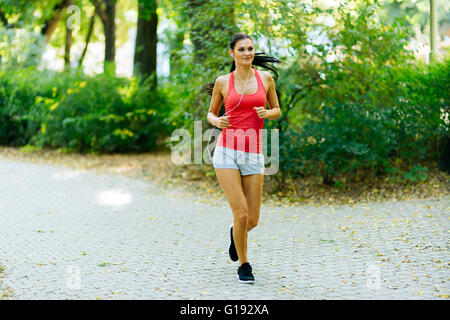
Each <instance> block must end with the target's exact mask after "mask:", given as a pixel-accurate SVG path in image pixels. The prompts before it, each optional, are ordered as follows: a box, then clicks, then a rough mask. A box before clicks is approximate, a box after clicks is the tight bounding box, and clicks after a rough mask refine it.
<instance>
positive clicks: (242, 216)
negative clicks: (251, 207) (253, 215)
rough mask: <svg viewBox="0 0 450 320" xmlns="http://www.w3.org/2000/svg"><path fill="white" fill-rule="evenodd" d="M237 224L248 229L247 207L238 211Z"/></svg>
mask: <svg viewBox="0 0 450 320" xmlns="http://www.w3.org/2000/svg"><path fill="white" fill-rule="evenodd" d="M236 222H237V223H238V224H239V226H240V227H247V224H248V209H247V207H246V206H241V207H239V208H238V209H236Z"/></svg>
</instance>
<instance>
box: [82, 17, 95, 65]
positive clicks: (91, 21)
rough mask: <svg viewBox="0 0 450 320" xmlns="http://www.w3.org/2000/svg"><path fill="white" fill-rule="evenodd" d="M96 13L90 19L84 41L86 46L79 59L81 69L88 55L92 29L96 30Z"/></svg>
mask: <svg viewBox="0 0 450 320" xmlns="http://www.w3.org/2000/svg"><path fill="white" fill-rule="evenodd" d="M95 14H96V12H94V14H93V15H92V17H91V19H90V21H89V29H88V33H87V35H86V41H85V42H84V48H83V52H82V53H81V56H80V59H79V60H78V69H80V68H81V67H82V66H83V61H84V57H85V56H86V52H87V48H88V45H89V42H90V41H91V36H92V31H93V30H94V23H95Z"/></svg>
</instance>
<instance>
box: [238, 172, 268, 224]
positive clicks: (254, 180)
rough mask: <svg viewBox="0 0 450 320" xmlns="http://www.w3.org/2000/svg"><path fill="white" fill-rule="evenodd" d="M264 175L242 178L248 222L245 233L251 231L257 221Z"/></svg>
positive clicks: (251, 175)
mask: <svg viewBox="0 0 450 320" xmlns="http://www.w3.org/2000/svg"><path fill="white" fill-rule="evenodd" d="M263 183H264V175H263V174H250V175H247V176H242V189H243V191H244V195H245V198H246V200H247V208H248V222H247V231H250V230H252V229H253V228H254V227H256V225H257V224H258V221H259V212H260V209H261V198H262V191H263Z"/></svg>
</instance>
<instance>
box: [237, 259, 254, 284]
mask: <svg viewBox="0 0 450 320" xmlns="http://www.w3.org/2000/svg"><path fill="white" fill-rule="evenodd" d="M237 276H238V280H239V282H241V283H254V282H255V277H254V276H253V273H252V267H251V266H250V263H248V262H245V263H243V264H242V265H241V266H240V267H239V268H238V272H237Z"/></svg>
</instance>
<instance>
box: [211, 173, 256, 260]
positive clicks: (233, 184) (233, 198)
mask: <svg viewBox="0 0 450 320" xmlns="http://www.w3.org/2000/svg"><path fill="white" fill-rule="evenodd" d="M215 171H216V176H217V180H218V181H219V183H220V186H221V187H222V189H223V191H224V193H225V196H226V197H227V200H228V203H229V204H230V207H231V211H232V212H233V239H234V244H235V247H236V251H237V254H238V257H239V262H240V264H241V265H242V264H243V263H245V262H248V260H247V221H248V208H247V200H246V198H245V195H244V192H243V189H242V178H241V174H240V171H239V170H238V169H217V168H216V169H215Z"/></svg>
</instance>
